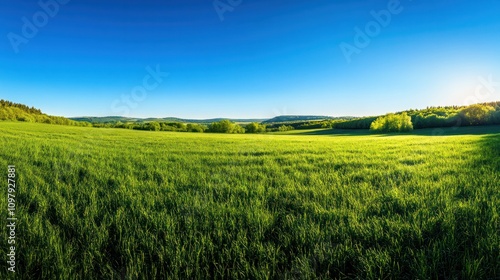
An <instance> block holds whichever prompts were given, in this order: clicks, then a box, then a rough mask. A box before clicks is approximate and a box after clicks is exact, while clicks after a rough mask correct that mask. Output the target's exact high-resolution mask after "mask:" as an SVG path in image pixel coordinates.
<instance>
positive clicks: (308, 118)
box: [262, 116, 333, 124]
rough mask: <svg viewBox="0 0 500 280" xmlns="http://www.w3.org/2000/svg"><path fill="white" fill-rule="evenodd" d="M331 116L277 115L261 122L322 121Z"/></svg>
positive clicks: (329, 118)
mask: <svg viewBox="0 0 500 280" xmlns="http://www.w3.org/2000/svg"><path fill="white" fill-rule="evenodd" d="M331 119H333V118H332V117H327V116H277V117H274V118H272V119H268V120H265V121H263V122H262V123H264V124H268V123H287V122H301V121H322V120H331Z"/></svg>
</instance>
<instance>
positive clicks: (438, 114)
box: [333, 102, 500, 129]
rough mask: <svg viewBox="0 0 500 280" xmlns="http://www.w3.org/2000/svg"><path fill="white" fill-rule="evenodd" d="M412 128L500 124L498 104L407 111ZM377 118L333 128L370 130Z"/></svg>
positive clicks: (346, 122)
mask: <svg viewBox="0 0 500 280" xmlns="http://www.w3.org/2000/svg"><path fill="white" fill-rule="evenodd" d="M402 113H406V114H407V116H409V117H410V118H411V122H412V125H413V128H415V129H420V128H435V127H459V126H474V125H492V124H500V102H489V103H481V104H474V105H470V106H447V107H428V108H426V109H423V110H408V111H404V112H398V113H396V115H397V114H402ZM377 118H378V117H365V118H359V119H356V120H350V121H344V122H338V123H335V124H334V125H333V128H339V129H370V127H371V125H372V123H373V122H374V121H375V120H376V119H377Z"/></svg>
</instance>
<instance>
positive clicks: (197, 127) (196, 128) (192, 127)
mask: <svg viewBox="0 0 500 280" xmlns="http://www.w3.org/2000/svg"><path fill="white" fill-rule="evenodd" d="M186 130H187V131H188V132H203V131H205V127H204V126H202V125H199V124H196V123H189V124H187V127H186Z"/></svg>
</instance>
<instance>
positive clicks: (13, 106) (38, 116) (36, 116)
mask: <svg viewBox="0 0 500 280" xmlns="http://www.w3.org/2000/svg"><path fill="white" fill-rule="evenodd" d="M0 120H7V121H23V122H37V123H48V124H62V125H77V126H90V124H89V123H85V122H76V121H73V120H70V119H67V118H64V117H56V116H50V115H47V114H44V113H42V111H41V110H40V109H36V108H34V107H29V106H26V105H24V104H20V103H14V102H11V101H7V100H3V99H0Z"/></svg>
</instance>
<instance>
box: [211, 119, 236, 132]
mask: <svg viewBox="0 0 500 280" xmlns="http://www.w3.org/2000/svg"><path fill="white" fill-rule="evenodd" d="M208 132H213V133H245V129H244V128H243V127H241V126H239V125H238V124H236V123H233V122H231V121H230V120H222V121H219V122H214V123H212V124H210V125H209V126H208Z"/></svg>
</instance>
